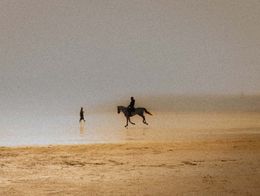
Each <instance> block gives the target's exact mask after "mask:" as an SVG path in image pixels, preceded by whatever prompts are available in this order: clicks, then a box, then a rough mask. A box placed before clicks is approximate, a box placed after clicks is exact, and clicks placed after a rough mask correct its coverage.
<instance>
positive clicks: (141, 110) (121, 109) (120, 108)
mask: <svg viewBox="0 0 260 196" xmlns="http://www.w3.org/2000/svg"><path fill="white" fill-rule="evenodd" d="M120 112H123V113H124V115H125V117H126V125H125V127H127V126H128V121H129V122H130V123H131V124H133V125H135V123H133V122H132V121H131V120H130V117H132V116H134V115H136V114H137V115H139V116H141V117H142V118H143V123H144V124H146V125H148V123H147V122H146V120H145V117H144V113H147V114H150V115H152V114H151V113H150V112H148V111H147V110H146V109H145V108H135V111H134V112H132V113H131V114H130V115H129V112H128V110H127V107H124V106H117V113H118V114H119V113H120Z"/></svg>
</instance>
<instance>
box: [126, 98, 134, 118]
mask: <svg viewBox="0 0 260 196" xmlns="http://www.w3.org/2000/svg"><path fill="white" fill-rule="evenodd" d="M127 111H128V115H129V116H131V113H132V112H134V111H135V99H134V97H131V102H130V104H129V106H128V107H127Z"/></svg>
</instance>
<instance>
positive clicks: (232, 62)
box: [0, 0, 260, 111]
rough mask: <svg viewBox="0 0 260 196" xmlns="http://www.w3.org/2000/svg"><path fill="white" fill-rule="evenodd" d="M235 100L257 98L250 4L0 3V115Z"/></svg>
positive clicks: (257, 18) (259, 50)
mask: <svg viewBox="0 0 260 196" xmlns="http://www.w3.org/2000/svg"><path fill="white" fill-rule="evenodd" d="M241 92H244V93H245V94H247V93H249V94H252V93H260V1H259V0H255V1H254V0H246V1H245V0H228V1H227V0H145V1H141V0H131V1H126V0H125V1H124V0H75V1H71V0H37V1H36V0H1V1H0V100H1V103H0V104H1V105H0V108H2V109H3V108H5V109H6V110H7V109H10V108H11V109H12V107H13V108H19V109H25V110H26V109H27V108H29V107H30V106H31V107H36V109H39V108H43V107H44V108H46V107H47V108H48V107H54V106H59V107H62V106H64V105H71V104H75V106H79V105H90V104H94V103H95V104H96V103H101V102H104V101H106V100H113V99H114V98H117V97H127V99H128V96H130V95H133V96H137V95H140V94H142V95H154V94H180V93H181V94H185V93H188V94H200V93H206V94H219V93H221V94H223V93H224V94H226V93H231V94H240V93H241ZM73 107H74V106H73ZM2 111H3V110H2Z"/></svg>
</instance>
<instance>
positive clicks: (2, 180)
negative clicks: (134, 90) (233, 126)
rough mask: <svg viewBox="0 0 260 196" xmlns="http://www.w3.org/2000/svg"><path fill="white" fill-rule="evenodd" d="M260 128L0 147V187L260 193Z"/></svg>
mask: <svg viewBox="0 0 260 196" xmlns="http://www.w3.org/2000/svg"><path fill="white" fill-rule="evenodd" d="M259 155H260V135H259V134H251V135H249V134H248V135H234V136H231V135H230V136H229V137H223V138H217V139H216V138H215V139H207V140H193V141H187V142H185V141H181V142H133V143H119V144H89V145H63V146H62V145H57V146H45V147H10V148H9V147H1V148H0V168H1V170H0V195H19V196H20V195H259V193H260V156H259Z"/></svg>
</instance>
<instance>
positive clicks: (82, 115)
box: [79, 109, 85, 122]
mask: <svg viewBox="0 0 260 196" xmlns="http://www.w3.org/2000/svg"><path fill="white" fill-rule="evenodd" d="M79 116H80V119H79V122H80V121H82V120H84V121H85V119H84V111H83V109H81V110H80V113H79Z"/></svg>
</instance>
